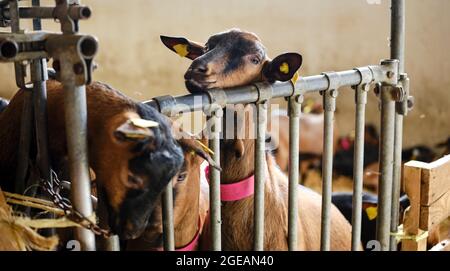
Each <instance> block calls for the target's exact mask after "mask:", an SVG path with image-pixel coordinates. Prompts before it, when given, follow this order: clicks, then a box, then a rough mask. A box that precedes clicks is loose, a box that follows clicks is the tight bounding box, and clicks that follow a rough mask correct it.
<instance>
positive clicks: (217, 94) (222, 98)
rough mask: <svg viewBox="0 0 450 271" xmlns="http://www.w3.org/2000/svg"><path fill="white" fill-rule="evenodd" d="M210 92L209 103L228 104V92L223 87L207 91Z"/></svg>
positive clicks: (221, 105) (222, 105)
mask: <svg viewBox="0 0 450 271" xmlns="http://www.w3.org/2000/svg"><path fill="white" fill-rule="evenodd" d="M206 93H207V94H208V98H209V103H210V104H211V105H212V104H216V105H219V106H220V107H224V106H226V105H227V94H226V92H225V91H224V90H223V89H213V90H210V91H207V92H206Z"/></svg>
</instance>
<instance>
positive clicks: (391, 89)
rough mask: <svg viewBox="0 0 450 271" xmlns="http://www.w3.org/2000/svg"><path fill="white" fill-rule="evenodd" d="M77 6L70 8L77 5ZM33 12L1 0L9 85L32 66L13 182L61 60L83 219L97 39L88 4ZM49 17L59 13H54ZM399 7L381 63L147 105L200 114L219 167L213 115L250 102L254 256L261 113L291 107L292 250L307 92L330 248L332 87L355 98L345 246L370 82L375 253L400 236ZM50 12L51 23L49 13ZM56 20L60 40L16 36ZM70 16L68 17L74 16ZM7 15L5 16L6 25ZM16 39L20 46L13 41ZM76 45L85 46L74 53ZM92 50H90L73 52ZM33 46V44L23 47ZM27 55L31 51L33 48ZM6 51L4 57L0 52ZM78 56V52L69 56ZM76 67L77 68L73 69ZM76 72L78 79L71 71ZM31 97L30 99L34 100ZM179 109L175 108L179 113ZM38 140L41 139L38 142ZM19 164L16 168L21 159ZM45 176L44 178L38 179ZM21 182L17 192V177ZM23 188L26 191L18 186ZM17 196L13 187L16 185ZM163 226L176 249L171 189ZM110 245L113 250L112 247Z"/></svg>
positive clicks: (87, 243)
mask: <svg viewBox="0 0 450 271" xmlns="http://www.w3.org/2000/svg"><path fill="white" fill-rule="evenodd" d="M78 2H79V1H70V3H76V4H78ZM32 3H33V6H34V7H33V8H19V6H18V1H17V0H8V1H0V4H1V5H2V6H3V5H6V4H9V10H8V11H7V14H6V13H5V14H2V16H3V17H2V20H0V22H1V23H2V24H6V23H5V22H7V23H8V24H9V25H1V26H11V33H0V45H1V46H2V50H1V53H2V54H0V62H14V63H15V71H16V80H17V84H18V86H19V87H21V88H24V89H27V86H26V85H25V82H24V75H25V74H24V67H23V66H22V65H21V63H22V60H25V59H28V60H31V78H32V81H33V83H34V84H33V93H34V96H33V97H34V98H33V97H32V96H31V95H30V94H28V96H27V97H28V98H27V100H26V101H25V103H24V108H23V110H24V111H23V116H24V119H23V121H22V127H21V139H20V140H21V149H19V151H18V152H19V161H18V162H19V165H18V168H19V172H18V174H17V176H18V178H19V179H20V178H24V174H23V173H24V172H25V169H26V165H25V164H23V165H22V164H20V163H22V162H24V161H27V157H28V150H27V148H28V147H27V146H29V142H30V140H31V138H30V134H31V133H30V131H31V130H30V129H31V127H32V123H31V121H32V117H31V114H32V110H31V108H32V104H34V110H35V123H34V125H35V129H36V133H37V143H38V149H39V150H42V151H44V152H45V151H46V150H47V144H48V143H47V141H46V138H47V134H46V129H47V128H46V126H47V125H46V113H45V107H46V89H45V86H46V85H45V81H46V79H47V78H46V74H47V67H46V61H45V58H47V57H54V58H56V59H58V60H59V61H58V62H57V63H56V64H57V65H55V63H54V65H55V69H56V68H58V69H57V70H58V71H57V72H58V73H57V75H58V76H60V78H59V79H60V80H61V82H62V83H63V85H64V89H65V93H66V95H65V96H66V97H65V107H66V116H65V117H66V123H67V124H66V129H67V134H68V153H69V160H70V161H69V162H70V173H71V176H70V177H71V181H72V200H73V203H74V207H75V208H76V209H78V210H79V211H81V212H82V213H83V214H84V215H86V216H89V215H90V214H91V213H92V205H91V199H90V189H89V177H88V176H89V174H88V165H87V142H86V132H87V127H86V126H87V125H86V101H85V99H86V97H85V86H84V84H86V83H87V82H89V81H90V75H91V71H92V58H93V57H94V55H95V52H96V48H97V42H96V40H95V39H94V38H93V37H90V36H82V35H77V34H76V33H77V32H78V25H77V21H78V20H79V19H86V18H87V17H89V15H90V11H89V10H88V9H87V8H86V7H79V10H76V11H77V12H75V13H74V12H72V13H71V12H70V11H74V9H73V7H72V9H69V8H68V4H69V1H56V4H57V9H56V8H55V9H51V8H41V7H39V0H33V1H32ZM55 12H56V13H55ZM404 13H405V1H404V0H392V16H391V17H392V18H391V19H392V24H391V25H392V29H391V49H392V50H391V56H390V60H384V61H382V62H381V64H380V65H373V66H367V67H362V68H357V69H353V70H347V71H341V72H326V73H322V74H321V75H316V76H308V77H303V78H300V79H299V80H298V81H297V82H296V83H295V84H293V83H291V82H284V83H280V82H277V83H274V84H268V83H257V84H253V85H250V86H244V87H238V88H232V89H227V90H226V91H223V90H210V91H207V92H205V93H202V94H197V95H185V96H179V97H172V96H164V97H157V98H154V99H153V100H151V101H148V102H147V103H148V104H150V105H152V106H155V107H156V108H158V109H159V111H160V112H162V113H164V114H167V115H170V114H171V112H176V111H177V110H174V109H175V107H177V105H180V104H182V105H184V106H186V105H187V106H188V107H187V108H185V109H184V110H185V111H184V112H193V111H200V110H204V109H205V108H207V111H208V112H206V113H207V115H208V118H209V121H210V122H212V123H213V127H214V129H213V130H212V132H213V136H212V138H211V140H210V146H211V148H212V150H213V151H214V155H213V159H214V160H215V161H216V163H217V164H218V165H220V138H219V136H218V133H219V129H218V127H220V125H221V123H222V118H221V114H219V113H220V111H221V110H222V108H223V107H224V106H225V105H226V104H243V103H254V104H256V108H257V116H258V121H257V138H256V148H255V150H256V152H255V197H254V199H255V203H256V204H255V205H254V206H255V212H254V214H255V219H254V221H255V229H254V231H255V240H254V249H255V250H263V244H264V239H263V238H264V179H265V176H264V174H265V171H264V168H263V165H264V149H265V146H264V143H265V131H266V122H267V121H266V119H267V106H268V103H269V101H270V100H271V99H273V98H277V97H286V98H287V99H288V108H289V119H290V120H289V127H290V128H289V138H290V143H289V151H290V160H289V211H288V212H289V214H288V220H289V225H288V229H289V249H290V250H296V249H297V241H298V236H297V234H296V233H297V227H298V225H297V221H296V214H297V211H298V210H297V208H298V205H297V189H296V187H297V184H298V181H299V180H298V179H299V172H298V168H299V158H298V155H297V154H298V152H299V135H300V132H301V131H300V130H299V128H300V125H299V121H300V112H301V103H302V100H303V95H304V94H305V93H312V92H314V93H321V95H322V96H323V108H324V112H325V113H324V115H325V125H324V153H323V169H322V170H323V172H322V176H323V195H322V200H323V202H322V206H323V207H322V214H321V216H322V224H321V249H322V250H329V249H330V227H331V225H330V206H331V191H332V189H331V188H332V169H333V157H332V154H333V145H332V135H333V119H334V111H335V108H336V99H337V96H338V90H339V89H340V88H342V87H346V86H351V87H353V90H354V92H355V104H356V111H355V116H356V123H355V130H356V140H355V153H354V188H353V192H354V197H353V207H354V208H353V219H352V225H353V232H352V249H357V248H358V247H359V244H360V236H361V208H362V179H363V176H362V174H363V173H362V172H363V153H364V144H363V143H364V118H365V117H364V115H365V105H366V102H367V92H368V91H369V87H370V86H371V85H374V84H375V85H376V88H375V89H376V90H377V93H378V95H379V97H380V101H381V117H380V121H381V138H380V146H381V147H380V169H381V175H380V192H379V200H380V204H379V212H378V214H379V215H378V221H377V239H378V240H379V242H380V244H381V249H382V250H394V249H395V248H396V240H395V238H391V232H392V233H395V232H396V231H397V226H398V225H397V223H398V198H399V193H400V192H399V189H400V166H401V146H402V126H403V116H404V115H405V114H406V113H407V101H408V97H409V90H408V86H409V84H408V78H407V76H406V74H404V73H403V71H404V62H403V60H404V37H405V34H404V32H405V17H404ZM49 14H51V15H52V16H50V15H49ZM55 14H56V15H57V17H58V19H59V21H60V23H61V30H62V32H63V33H64V34H53V33H44V32H37V34H33V33H31V34H23V33H21V29H20V25H19V18H33V20H34V24H33V26H34V30H40V29H41V27H40V19H46V18H49V17H52V18H53V16H55ZM74 16H75V17H74ZM5 18H8V20H6V19H5ZM16 42H18V44H17V43H16ZM32 43H33V44H41V45H42V46H41V47H39V48H41V49H38V50H37V49H33V50H30V51H28V52H22V51H21V52H19V50H18V45H27V44H32ZM81 43H87V44H85V45H86V46H81ZM86 47H89V48H90V49H93V50H88V52H89V53H87V52H83V50H78V49H77V48H86ZM23 48H32V47H26V46H25V47H23ZM33 48H34V47H33ZM3 49H5V50H3ZM74 49H76V50H74ZM79 63H81V65H82V66H81V67H78V68H77V66H76V65H77V64H79ZM80 68H81V69H83V70H82V72H77V70H80ZM199 98H200V99H201V100H202V103H201V104H197V103H194V99H199ZM33 99H34V100H33ZM178 112H180V111H178ZM39 139H41V140H39ZM39 157H41V159H40V161H39V166H40V169H41V172H43V174H44V175H45V174H48V175H49V174H50V169H49V164H48V155H46V154H45V153H40V156H39ZM21 161H22V162H21ZM44 177H45V176H44ZM219 178H220V172H219V171H217V170H216V169H213V168H211V169H210V204H211V206H210V220H211V228H212V230H211V233H212V246H211V247H212V249H213V250H221V213H220V208H221V202H220V180H219ZM20 181H21V182H18V183H19V184H21V185H22V186H23V180H20ZM22 188H23V187H22ZM19 190H21V189H20V187H19ZM162 205H163V224H164V225H163V226H164V227H163V229H164V248H165V250H174V229H173V228H174V225H173V206H172V205H173V195H172V185H168V186H167V188H166V190H165V192H164V195H163V204H162ZM76 237H77V239H78V240H80V241H81V244H82V249H84V250H94V249H95V238H94V235H93V234H92V232H89V231H87V230H85V229H78V230H77V235H76ZM111 247H114V246H111Z"/></svg>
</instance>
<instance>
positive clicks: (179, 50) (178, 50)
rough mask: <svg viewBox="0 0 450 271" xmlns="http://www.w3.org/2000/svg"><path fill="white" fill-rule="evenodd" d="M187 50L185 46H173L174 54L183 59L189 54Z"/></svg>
mask: <svg viewBox="0 0 450 271" xmlns="http://www.w3.org/2000/svg"><path fill="white" fill-rule="evenodd" d="M187 48H188V45H187V44H177V45H175V46H173V49H174V50H175V52H176V53H177V54H178V55H179V56H181V57H185V56H187V55H188V54H189V51H188V49H187Z"/></svg>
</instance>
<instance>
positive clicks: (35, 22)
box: [31, 0, 42, 31]
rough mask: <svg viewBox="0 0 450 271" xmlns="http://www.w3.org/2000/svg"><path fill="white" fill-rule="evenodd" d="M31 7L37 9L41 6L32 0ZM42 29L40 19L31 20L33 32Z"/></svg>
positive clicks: (37, 0)
mask: <svg viewBox="0 0 450 271" xmlns="http://www.w3.org/2000/svg"><path fill="white" fill-rule="evenodd" d="M31 5H32V6H33V7H39V6H40V5H41V1H40V0H32V1H31ZM41 29H42V24H41V19H40V18H34V19H33V30H35V31H38V30H41Z"/></svg>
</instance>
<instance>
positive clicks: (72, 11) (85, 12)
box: [2, 6, 92, 20]
mask: <svg viewBox="0 0 450 271" xmlns="http://www.w3.org/2000/svg"><path fill="white" fill-rule="evenodd" d="M91 13H92V12H91V9H90V8H89V7H86V6H71V7H69V9H68V10H61V9H56V8H55V7H20V8H19V17H20V19H36V18H39V19H56V18H58V17H64V16H68V17H70V18H71V19H72V20H83V19H88V18H89V17H90V16H91ZM2 15H3V17H5V18H7V19H9V18H11V16H10V12H9V10H5V11H3V14H2Z"/></svg>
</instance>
